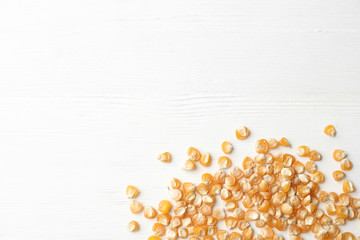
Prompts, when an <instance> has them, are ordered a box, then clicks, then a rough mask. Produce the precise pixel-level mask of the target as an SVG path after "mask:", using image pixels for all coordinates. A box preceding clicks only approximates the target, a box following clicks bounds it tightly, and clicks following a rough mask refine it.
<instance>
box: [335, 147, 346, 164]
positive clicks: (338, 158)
mask: <svg viewBox="0 0 360 240" xmlns="http://www.w3.org/2000/svg"><path fill="white" fill-rule="evenodd" d="M346 155H347V154H346V152H345V151H344V150H341V149H335V150H334V152H333V158H334V160H335V161H338V162H340V161H341V160H343V159H344V158H345V157H346Z"/></svg>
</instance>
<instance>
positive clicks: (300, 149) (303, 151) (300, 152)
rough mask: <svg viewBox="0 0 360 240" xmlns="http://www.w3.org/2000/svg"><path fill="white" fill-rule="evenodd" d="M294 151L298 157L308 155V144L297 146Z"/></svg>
mask: <svg viewBox="0 0 360 240" xmlns="http://www.w3.org/2000/svg"><path fill="white" fill-rule="evenodd" d="M295 152H296V154H297V155H298V156H299V157H308V156H309V154H310V149H309V147H308V146H304V145H302V146H298V147H297V148H296V151H295Z"/></svg>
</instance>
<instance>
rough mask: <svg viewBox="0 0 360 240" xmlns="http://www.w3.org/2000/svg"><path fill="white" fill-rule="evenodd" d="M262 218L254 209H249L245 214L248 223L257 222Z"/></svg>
mask: <svg viewBox="0 0 360 240" xmlns="http://www.w3.org/2000/svg"><path fill="white" fill-rule="evenodd" d="M259 217H260V215H259V213H258V212H257V211H256V210H254V209H248V210H246V212H245V220H246V221H256V220H258V219H259Z"/></svg>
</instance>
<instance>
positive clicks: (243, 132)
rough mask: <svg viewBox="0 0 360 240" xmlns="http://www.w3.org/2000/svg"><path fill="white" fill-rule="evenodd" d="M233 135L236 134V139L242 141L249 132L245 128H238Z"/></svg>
mask: <svg viewBox="0 0 360 240" xmlns="http://www.w3.org/2000/svg"><path fill="white" fill-rule="evenodd" d="M235 133H236V138H237V139H239V140H244V139H246V138H247V137H248V136H249V134H250V131H249V129H247V127H245V126H240V127H238V128H237V129H236V130H235Z"/></svg>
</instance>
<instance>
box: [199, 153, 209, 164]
mask: <svg viewBox="0 0 360 240" xmlns="http://www.w3.org/2000/svg"><path fill="white" fill-rule="evenodd" d="M199 163H200V165H201V166H203V167H209V166H210V165H211V156H210V153H208V152H204V153H203V154H202V155H201V158H200V160H199Z"/></svg>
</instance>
